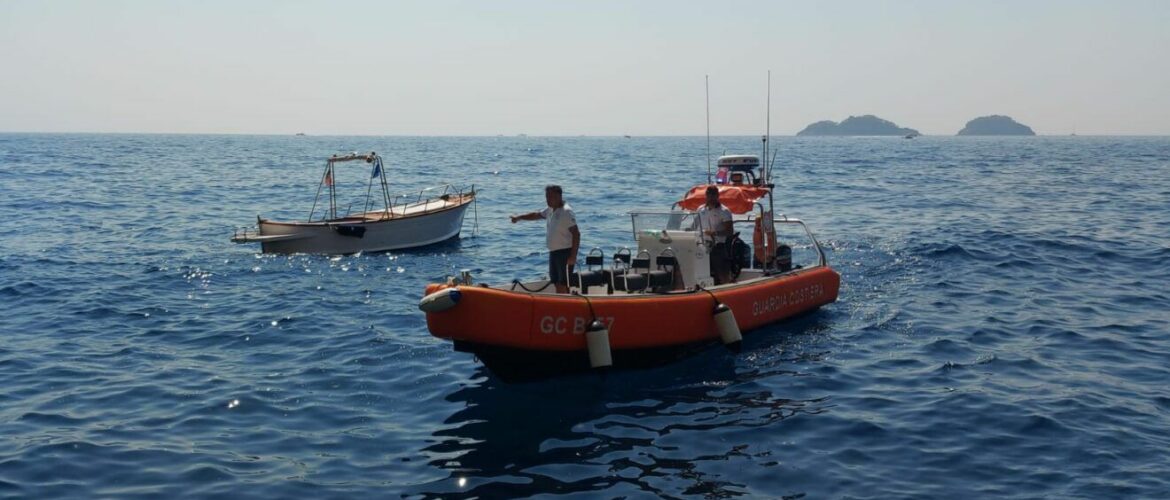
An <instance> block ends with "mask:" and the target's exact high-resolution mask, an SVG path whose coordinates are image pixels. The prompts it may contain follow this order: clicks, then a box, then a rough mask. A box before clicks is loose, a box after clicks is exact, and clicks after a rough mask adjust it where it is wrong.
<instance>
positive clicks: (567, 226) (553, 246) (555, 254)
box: [512, 184, 581, 293]
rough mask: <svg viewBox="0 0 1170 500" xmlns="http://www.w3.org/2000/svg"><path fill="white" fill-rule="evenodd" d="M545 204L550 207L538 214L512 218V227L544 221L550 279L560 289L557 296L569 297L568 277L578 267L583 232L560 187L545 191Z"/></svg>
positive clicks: (530, 213) (532, 213) (548, 187)
mask: <svg viewBox="0 0 1170 500" xmlns="http://www.w3.org/2000/svg"><path fill="white" fill-rule="evenodd" d="M544 201H545V203H547V204H548V207H547V208H545V209H544V210H541V211H539V212H529V213H526V214H524V215H513V216H512V223H513V224H515V223H516V221H521V220H539V219H544V220H545V221H546V226H547V229H548V234H546V235H545V243H547V245H548V250H549V252H548V276H549V279H550V280H552V282H553V284H554V285H556V287H557V293H569V274H571V273H572V272H573V268H574V267H576V264H577V250H578V249H579V248H580V246H581V232H580V231H578V230H577V215H576V214H574V213H573V207H570V206H569V205H568V204H567V203H565V200H564V198H562V193H561V187H560V186H557V185H555V184H550V185H548V186H545V187H544Z"/></svg>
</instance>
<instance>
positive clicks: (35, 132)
mask: <svg viewBox="0 0 1170 500" xmlns="http://www.w3.org/2000/svg"><path fill="white" fill-rule="evenodd" d="M0 134H10V135H17V134H29V135H54V134H57V135H207V136H216V135H219V136H270V137H511V138H524V137H598V138H601V137H619V138H621V137H629V138H635V137H707V136H706V135H704V134H529V133H512V134H499V133H497V134H376V133H375V134H368V133H359V134H338V133H323V134H310V133H307V132H293V133H287V132H95V131H67V132H63V131H41V130H32V131H17V130H0ZM763 135H764V134H711V135H710V136H711V137H757V136H763ZM770 137H810V138H825V137H830V138H831V137H838V138H840V137H896V138H902V137H904V136H903V135H901V134H894V135H807V136H802V135H798V134H771V136H770ZM917 137H1170V133H1166V134H1158V133H1135V134H1127V133H1108V134H1064V133H1057V134H1039V133H1038V134H1035V135H966V136H962V135H958V133H955V134H926V133H919V134H918V135H917Z"/></svg>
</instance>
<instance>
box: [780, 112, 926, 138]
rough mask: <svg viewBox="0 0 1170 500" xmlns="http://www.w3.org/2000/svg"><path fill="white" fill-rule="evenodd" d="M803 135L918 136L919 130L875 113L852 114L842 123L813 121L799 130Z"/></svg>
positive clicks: (799, 133)
mask: <svg viewBox="0 0 1170 500" xmlns="http://www.w3.org/2000/svg"><path fill="white" fill-rule="evenodd" d="M796 135H798V136H801V135H901V136H907V135H909V136H916V135H919V133H918V131H917V130H914V129H912V128H901V127H899V126H897V125H895V124H894V122H891V121H889V120H883V119H881V118H878V117H876V116H874V115H864V116H850V117H849V118H846V119H845V120H844V121H842V122H841V123H837V122H833V121H829V120H825V121H819V122H816V123H813V124H811V125H809V126H807V127H805V128H804V130H801V131H800V132H797V134H796Z"/></svg>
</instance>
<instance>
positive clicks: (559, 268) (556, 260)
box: [548, 248, 572, 285]
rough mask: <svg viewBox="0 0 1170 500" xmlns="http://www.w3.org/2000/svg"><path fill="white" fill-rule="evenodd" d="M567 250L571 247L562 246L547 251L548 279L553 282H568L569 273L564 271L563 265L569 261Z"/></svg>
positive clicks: (564, 283)
mask: <svg viewBox="0 0 1170 500" xmlns="http://www.w3.org/2000/svg"><path fill="white" fill-rule="evenodd" d="M569 250H572V249H571V248H562V249H560V250H553V251H551V252H549V253H548V279H549V280H551V281H552V282H553V283H555V284H561V285H568V284H569V275H568V274H566V273H565V265H566V264H568V263H569Z"/></svg>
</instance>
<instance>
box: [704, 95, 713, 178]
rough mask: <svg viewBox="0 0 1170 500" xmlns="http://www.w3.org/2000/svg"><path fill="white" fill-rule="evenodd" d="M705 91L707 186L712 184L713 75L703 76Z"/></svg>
mask: <svg viewBox="0 0 1170 500" xmlns="http://www.w3.org/2000/svg"><path fill="white" fill-rule="evenodd" d="M703 91H704V93H705V95H706V97H707V184H710V183H711V75H703Z"/></svg>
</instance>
